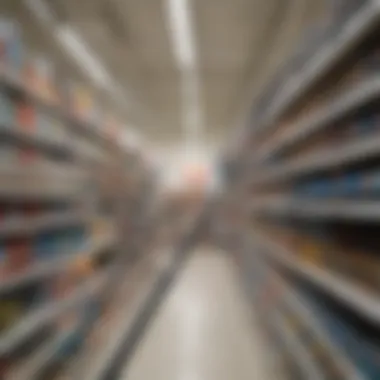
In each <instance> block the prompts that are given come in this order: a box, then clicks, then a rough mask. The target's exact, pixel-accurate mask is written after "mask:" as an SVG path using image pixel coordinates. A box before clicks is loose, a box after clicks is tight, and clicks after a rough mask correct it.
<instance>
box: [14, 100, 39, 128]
mask: <svg viewBox="0 0 380 380" xmlns="http://www.w3.org/2000/svg"><path fill="white" fill-rule="evenodd" d="M16 117H17V123H18V125H19V127H20V128H21V129H22V130H23V131H24V132H29V133H31V132H35V130H36V110H35V108H34V107H32V106H31V105H30V104H28V103H25V102H20V103H18V104H17V105H16Z"/></svg>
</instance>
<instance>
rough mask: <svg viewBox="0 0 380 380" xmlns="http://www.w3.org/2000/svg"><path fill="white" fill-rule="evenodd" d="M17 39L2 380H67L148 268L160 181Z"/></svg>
mask: <svg viewBox="0 0 380 380" xmlns="http://www.w3.org/2000/svg"><path fill="white" fill-rule="evenodd" d="M1 22H4V21H3V20H2V21H1ZM3 26H4V25H3ZM1 38H2V37H1V36H0V39H1ZM13 38H14V39H15V40H13ZM19 38H20V36H19V35H17V36H11V39H10V40H9V41H8V40H7V41H3V40H1V41H0V42H1V43H3V45H4V46H5V47H4V49H3V50H4V52H2V57H1V58H2V60H1V64H0V98H1V99H0V106H1V107H0V108H1V109H0V140H1V144H0V161H1V166H0V315H1V317H0V378H1V379H4V380H16V379H17V380H39V379H43V378H46V379H55V378H57V379H58V378H59V377H60V376H62V374H63V371H64V369H65V368H66V367H68V363H70V362H71V360H72V358H73V357H76V356H82V355H84V353H83V352H84V350H85V348H86V342H87V341H88V339H90V338H89V337H91V336H92V335H93V334H94V327H95V326H97V327H96V328H97V329H98V330H99V329H100V328H101V327H102V324H101V323H100V322H102V321H103V320H104V316H105V315H106V314H107V315H108V316H110V315H114V314H116V313H117V310H118V308H119V305H120V303H123V302H124V299H123V298H119V299H118V302H119V304H115V303H113V304H111V300H113V293H115V292H116V289H118V288H123V286H122V284H123V283H126V279H125V276H126V274H127V273H129V274H131V273H132V272H133V271H132V268H134V267H135V262H141V261H143V260H146V247H145V245H144V243H145V241H142V239H141V233H142V229H141V226H140V225H139V223H141V224H143V223H145V220H146V219H147V218H148V212H149V202H148V201H149V197H150V196H151V195H152V191H154V185H155V184H154V179H153V180H152V178H151V177H152V173H151V168H149V167H148V166H147V164H146V162H145V161H144V159H143V158H142V157H141V152H138V151H135V150H134V151H128V150H126V149H127V148H126V147H125V146H123V145H121V140H122V139H121V138H120V133H121V132H122V129H123V125H122V124H121V123H120V122H116V121H115V120H116V119H115V118H110V117H109V115H110V110H108V109H100V108H99V105H96V101H95V100H94V98H92V99H91V102H89V99H88V98H86V101H83V102H82V103H83V104H86V106H87V108H85V106H84V105H83V104H81V103H80V102H78V96H77V97H75V96H72V93H71V92H70V94H69V93H66V91H64V89H63V87H60V86H59V85H58V83H57V82H56V80H55V79H56V78H50V77H49V78H42V79H43V80H42V79H41V78H39V75H40V74H41V73H40V71H39V70H38V67H36V68H34V69H35V72H33V75H31V74H30V73H29V72H28V73H26V70H24V68H23V66H24V65H25V66H28V65H30V62H28V64H27V63H26V62H22V64H20V62H17V63H16V62H13V61H12V60H13V59H18V58H20V57H17V58H15V56H13V55H9V56H8V55H7V52H8V50H7V48H8V44H9V46H12V47H14V45H13V44H16V45H17V47H18V48H19V47H20V46H23V41H21V40H19ZM9 49H11V48H9ZM25 50H26V49H25ZM24 59H25V60H27V57H24ZM28 68H29V71H30V67H29V66H28ZM42 71H43V70H42ZM41 75H42V74H41ZM32 79H33V80H32ZM37 79H39V81H38V83H37ZM66 84H67V83H65V85H66ZM47 89H49V91H47ZM76 102H77V103H76ZM89 103H90V104H91V107H89V106H88V104H89ZM95 111H96V113H95ZM100 111H103V112H100ZM110 120H111V121H112V122H110ZM132 206H133V207H132ZM132 222H136V223H132ZM147 234H148V232H147ZM145 238H146V241H147V242H149V236H145ZM134 275H136V274H134ZM128 285H129V286H131V283H130V282H128ZM123 289H124V290H125V289H126V288H125V287H124V288H123ZM143 291H144V290H143V289H142V287H141V289H140V287H134V288H133V292H134V293H135V294H134V296H139V295H140V293H141V292H143ZM121 296H123V294H121V295H120V297H121ZM98 343H99V345H101V346H102V345H103V344H105V341H103V342H102V341H99V342H98ZM73 376H74V378H75V376H77V375H76V374H74V375H73Z"/></svg>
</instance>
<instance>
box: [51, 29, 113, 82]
mask: <svg viewBox="0 0 380 380" xmlns="http://www.w3.org/2000/svg"><path fill="white" fill-rule="evenodd" d="M56 37H57V39H58V40H59V41H60V43H61V44H62V45H63V47H64V48H65V49H66V51H67V52H68V53H69V54H70V55H71V56H72V58H73V59H74V60H75V61H76V62H77V64H78V65H79V66H80V67H81V68H82V70H83V71H84V72H85V73H86V74H87V75H89V76H90V77H91V79H92V80H93V81H94V82H95V83H96V84H97V85H98V86H100V87H102V88H105V89H109V88H110V86H111V85H112V83H111V78H110V76H109V74H108V73H107V71H106V69H105V68H104V67H103V65H102V64H101V63H100V62H99V60H98V59H97V58H96V57H95V56H94V55H93V54H92V52H91V51H90V49H89V47H88V46H87V45H86V44H85V42H84V41H83V40H82V39H81V37H80V35H79V34H78V33H77V32H76V31H75V30H74V29H73V28H71V27H70V26H60V27H58V28H57V29H56Z"/></svg>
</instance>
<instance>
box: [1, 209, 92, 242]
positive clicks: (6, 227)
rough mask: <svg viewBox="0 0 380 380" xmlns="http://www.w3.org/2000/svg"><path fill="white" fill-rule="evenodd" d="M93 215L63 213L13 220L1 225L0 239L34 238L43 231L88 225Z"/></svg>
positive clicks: (73, 212) (75, 212) (71, 212)
mask: <svg viewBox="0 0 380 380" xmlns="http://www.w3.org/2000/svg"><path fill="white" fill-rule="evenodd" d="M91 217H92V215H89V214H88V213H85V212H77V211H70V212H61V213H57V212H54V213H50V214H48V215H43V216H36V217H22V218H21V217H20V218H12V219H11V220H9V221H5V222H3V223H0V239H1V238H5V237H7V238H9V237H13V236H33V235H36V234H38V233H41V232H43V231H54V230H58V229H61V228H64V227H68V226H72V225H77V224H81V223H86V222H88V221H90V220H91Z"/></svg>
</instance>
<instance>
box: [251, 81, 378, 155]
mask: <svg viewBox="0 0 380 380" xmlns="http://www.w3.org/2000/svg"><path fill="white" fill-rule="evenodd" d="M378 98H380V78H379V77H378V76H376V77H373V78H370V79H366V80H365V81H364V82H363V83H361V84H360V85H358V86H355V87H354V88H353V89H352V90H351V91H348V92H347V93H346V94H344V95H343V96H342V97H340V98H339V99H338V100H336V101H334V102H333V103H331V104H330V103H329V104H328V105H327V106H325V107H323V108H322V109H321V110H318V111H317V112H314V113H312V114H311V116H308V117H307V118H303V119H301V120H300V121H298V122H296V123H295V124H294V125H293V126H292V127H291V128H290V129H287V130H286V131H285V132H284V133H282V134H281V135H279V137H277V138H274V139H273V140H271V141H269V143H267V144H265V145H264V146H263V147H262V148H259V150H258V153H257V154H256V157H255V159H256V161H257V162H264V161H266V160H268V159H270V158H271V157H273V156H274V155H275V154H277V153H279V152H283V151H285V150H286V149H289V148H290V147H292V146H294V145H296V144H298V143H300V142H302V141H303V140H305V139H306V138H308V137H310V136H311V135H312V134H314V133H316V132H318V131H319V130H321V129H323V128H324V127H326V126H329V125H330V126H331V127H332V128H333V127H334V125H331V124H332V123H334V122H336V121H337V120H339V119H341V118H342V117H344V116H346V115H347V114H349V113H350V112H354V111H356V110H358V109H359V108H361V107H363V106H365V105H367V104H368V103H370V102H371V101H374V100H375V99H378Z"/></svg>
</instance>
